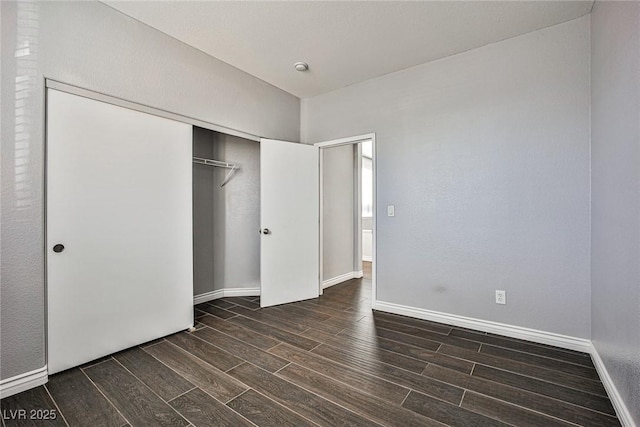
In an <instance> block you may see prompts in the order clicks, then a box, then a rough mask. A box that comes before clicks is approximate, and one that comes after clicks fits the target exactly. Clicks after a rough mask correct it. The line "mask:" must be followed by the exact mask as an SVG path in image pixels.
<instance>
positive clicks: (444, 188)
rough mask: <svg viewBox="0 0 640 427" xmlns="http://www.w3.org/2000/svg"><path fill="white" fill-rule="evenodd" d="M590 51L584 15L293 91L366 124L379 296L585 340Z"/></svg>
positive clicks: (308, 120) (322, 122) (325, 121)
mask: <svg viewBox="0 0 640 427" xmlns="http://www.w3.org/2000/svg"><path fill="white" fill-rule="evenodd" d="M589 55H590V43H589V17H584V18H580V19H577V20H574V21H571V22H568V23H565V24H561V25H557V26H554V27H550V28H547V29H544V30H540V31H536V32H533V33H529V34H526V35H523V36H520V37H515V38H512V39H509V40H505V41H502V42H499V43H495V44H491V45H488V46H485V47H483V48H479V49H475V50H472V51H469V52H465V53H462V54H459V55H455V56H452V57H448V58H445V59H443V60H439V61H435V62H431V63H428V64H424V65H420V66H417V67H414V68H410V69H407V70H404V71H400V72H397V73H393V74H390V75H387V76H383V77H380V78H377V79H373V80H369V81H367V82H363V83H360V84H356V85H353V86H349V87H346V88H343V89H340V90H338V91H335V92H331V93H329V94H325V95H321V96H317V97H314V98H310V99H305V100H303V102H302V118H301V119H302V136H303V141H304V142H308V143H313V142H317V141H323V140H330V139H334V138H340V137H345V136H350V135H358V134H363V133H369V132H375V133H376V146H377V151H376V155H377V183H378V187H377V204H378V207H377V208H378V210H377V215H378V221H377V225H378V230H377V233H378V235H377V245H378V246H377V250H378V265H377V280H378V282H377V283H378V285H377V286H378V289H377V291H378V293H377V298H378V300H380V301H385V302H391V303H396V304H402V305H407V306H412V307H419V308H423V309H430V310H436V311H440V312H446V313H452V314H457V315H463V316H469V317H473V318H479V319H485V320H491V321H496V322H502V323H507V324H511V325H518V326H523V327H528V328H534V329H538V330H543V331H549V332H555V333H560V334H566V335H570V336H575V337H581V338H589V337H590V326H589V325H590V267H589V262H590V261H589V191H590V190H589V97H590V89H589V88H590V81H589ZM387 204H394V205H395V207H396V212H395V217H393V218H389V217H387V216H386V208H385V206H386V205H387ZM495 289H504V290H506V291H507V305H496V304H495V302H494V290H495Z"/></svg>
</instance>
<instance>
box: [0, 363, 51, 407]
mask: <svg viewBox="0 0 640 427" xmlns="http://www.w3.org/2000/svg"><path fill="white" fill-rule="evenodd" d="M48 380H49V375H48V371H47V365H45V366H43V367H42V368H39V369H36V370H33V371H30V372H25V373H24V374H20V375H16V376H15V377H11V378H7V379H6V380H2V381H0V399H4V398H5V397H9V396H13V395H14V394H17V393H20V392H22V391H25V390H29V389H30V388H34V387H38V386H40V385H42V384H45V383H46V382H47V381H48Z"/></svg>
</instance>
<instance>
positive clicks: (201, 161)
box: [192, 157, 238, 187]
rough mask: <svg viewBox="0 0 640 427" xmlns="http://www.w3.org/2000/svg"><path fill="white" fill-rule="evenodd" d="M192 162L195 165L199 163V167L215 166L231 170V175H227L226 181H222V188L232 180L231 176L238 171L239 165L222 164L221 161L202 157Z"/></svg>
mask: <svg viewBox="0 0 640 427" xmlns="http://www.w3.org/2000/svg"><path fill="white" fill-rule="evenodd" d="M192 161H193V163H197V164H199V165H207V166H215V167H219V168H226V169H231V170H230V171H229V173H228V174H227V176H226V177H225V178H224V181H222V184H220V187H224V186H225V184H226V183H227V182H229V180H230V179H231V175H233V173H234V172H235V171H237V170H238V165H236V164H235V163H228V162H222V161H220V160H212V159H204V158H202V157H194V158H193V160H192Z"/></svg>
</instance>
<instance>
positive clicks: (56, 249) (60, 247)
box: [53, 243, 64, 254]
mask: <svg viewBox="0 0 640 427" xmlns="http://www.w3.org/2000/svg"><path fill="white" fill-rule="evenodd" d="M62 251H64V245H61V244H60V243H58V244H57V245H55V246H54V247H53V252H55V253H57V254H59V253H60V252H62Z"/></svg>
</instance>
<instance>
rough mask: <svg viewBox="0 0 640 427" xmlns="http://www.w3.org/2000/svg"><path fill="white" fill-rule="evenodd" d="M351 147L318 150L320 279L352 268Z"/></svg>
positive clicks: (352, 183)
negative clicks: (320, 245) (319, 172)
mask: <svg viewBox="0 0 640 427" xmlns="http://www.w3.org/2000/svg"><path fill="white" fill-rule="evenodd" d="M354 147H355V145H342V146H338V147H331V148H324V149H321V150H320V153H321V155H322V174H323V175H322V220H323V230H322V234H323V236H322V240H323V243H322V245H323V246H322V264H323V265H322V280H323V281H326V280H329V279H333V278H335V277H338V276H341V275H343V274H346V273H351V272H352V271H354V266H355V265H354V254H355V246H354V239H355V229H354V227H355V220H354V218H355V213H354V207H355V200H354V197H355V195H354V180H355V176H354V171H355V169H354Z"/></svg>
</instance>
